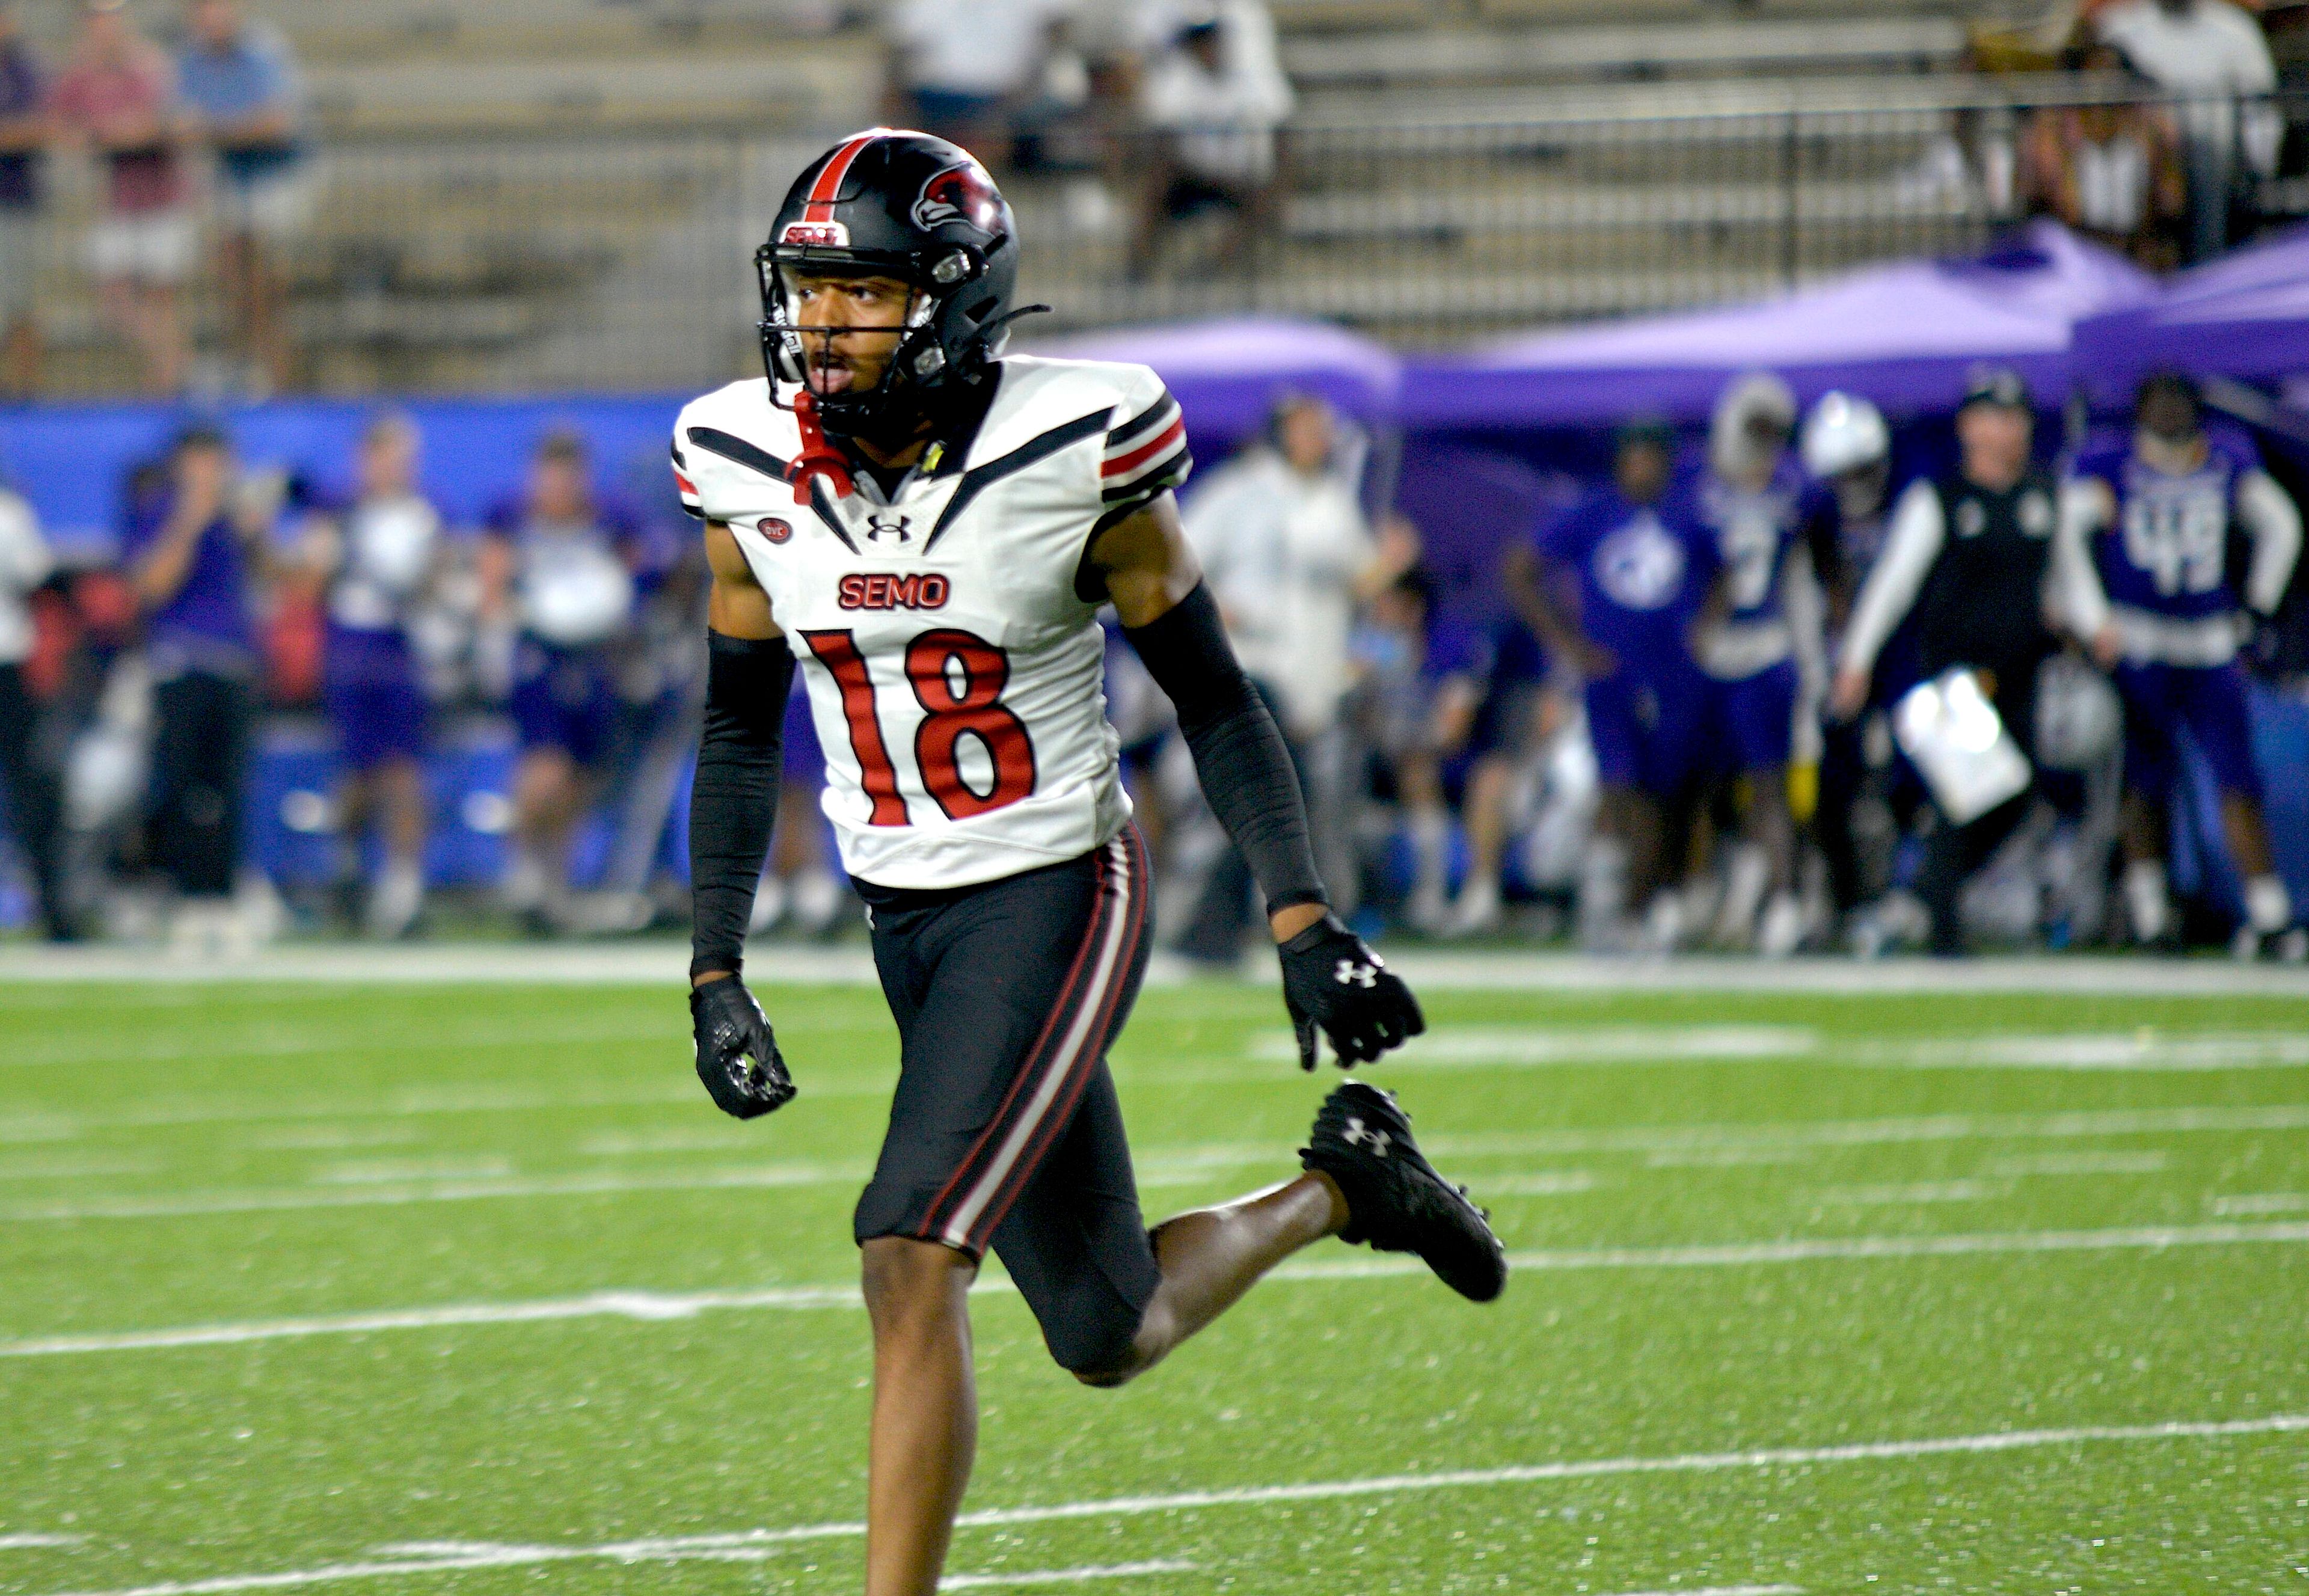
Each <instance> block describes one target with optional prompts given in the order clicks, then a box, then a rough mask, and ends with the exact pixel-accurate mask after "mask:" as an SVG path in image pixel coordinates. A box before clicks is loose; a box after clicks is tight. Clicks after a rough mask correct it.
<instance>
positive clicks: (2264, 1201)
mask: <svg viewBox="0 0 2309 1596" xmlns="http://www.w3.org/2000/svg"><path fill="white" fill-rule="evenodd" d="M2212 1208H2213V1211H2214V1212H2215V1213H2217V1214H2228V1215H2231V1216H2235V1215H2242V1214H2297V1213H2299V1212H2300V1211H2301V1210H2304V1209H2309V1193H2301V1192H2262V1193H2255V1194H2253V1195H2251V1196H2245V1197H2216V1198H2214V1199H2213V1202H2212Z"/></svg>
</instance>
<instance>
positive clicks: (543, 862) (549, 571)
mask: <svg viewBox="0 0 2309 1596" xmlns="http://www.w3.org/2000/svg"><path fill="white" fill-rule="evenodd" d="M639 548H640V528H639V526H638V525H636V523H635V521H634V520H633V519H632V517H630V516H627V515H626V514H624V513H623V512H622V511H621V510H620V509H618V507H614V506H610V505H607V504H604V503H602V502H601V499H600V498H599V496H598V495H597V494H596V493H595V491H594V488H593V481H592V455H591V451H589V450H588V449H587V447H586V446H585V442H584V439H583V438H579V437H577V436H576V435H575V433H570V432H556V433H553V434H551V435H549V436H548V437H547V438H545V440H544V441H543V442H542V443H541V444H540V445H539V447H538V450H537V455H536V458H535V460H534V462H533V463H532V466H531V469H530V478H529V486H528V490H527V491H526V492H524V493H523V495H522V496H521V497H520V498H518V499H515V500H513V501H512V502H510V503H507V504H506V505H502V506H500V507H498V508H497V510H496V511H495V512H494V513H493V514H492V515H491V516H490V517H489V530H488V534H487V536H486V537H485V538H484V540H483V542H482V545H481V559H480V575H481V586H482V599H481V604H482V610H481V613H482V619H483V621H484V623H485V624H489V625H491V626H496V627H502V628H506V629H509V630H510V631H511V632H512V634H513V637H514V656H513V683H512V688H513V702H512V707H513V716H514V721H515V726H516V727H517V729H518V731H519V733H520V737H521V758H520V761H519V763H518V765H517V766H516V768H515V773H514V834H513V842H514V850H515V855H514V863H513V869H512V872H511V873H510V874H509V876H508V877H507V880H506V902H507V905H508V906H509V907H511V908H512V909H513V910H514V912H515V914H517V915H521V916H522V918H523V922H524V923H525V924H527V925H528V926H529V928H530V929H531V930H532V931H535V932H546V931H551V930H556V929H558V928H560V927H561V926H563V925H566V924H568V923H569V899H568V892H569V856H568V855H569V839H570V835H571V832H572V830H573V829H574V828H575V825H576V823H577V819H578V817H579V815H580V814H582V813H583V812H584V807H585V805H586V803H587V802H588V801H589V799H591V798H592V797H594V796H598V793H599V788H600V786H601V776H603V775H604V774H605V773H606V771H607V768H608V767H609V765H610V761H611V759H612V757H613V756H614V754H615V753H616V751H617V750H616V746H615V744H616V739H617V734H618V691H617V683H616V672H617V666H618V657H617V651H618V646H619V645H621V644H623V643H626V642H627V641H628V640H629V639H630V638H631V637H632V633H633V625H634V606H635V584H634V573H633V562H634V561H635V560H636V559H637V558H638V557H639Z"/></svg>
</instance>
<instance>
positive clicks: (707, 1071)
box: [689, 976, 794, 1119]
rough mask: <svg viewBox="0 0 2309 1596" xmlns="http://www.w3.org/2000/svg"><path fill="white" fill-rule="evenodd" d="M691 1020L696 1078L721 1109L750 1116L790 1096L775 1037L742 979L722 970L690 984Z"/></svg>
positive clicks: (790, 1081) (789, 1080) (790, 1084)
mask: <svg viewBox="0 0 2309 1596" xmlns="http://www.w3.org/2000/svg"><path fill="white" fill-rule="evenodd" d="M689 1022H690V1026H691V1028H693V1029H694V1030H696V1033H697V1079H698V1080H702V1081H704V1082H705V1090H706V1093H707V1094H708V1095H709V1096H710V1097H713V1101H714V1104H715V1106H718V1107H719V1108H720V1109H721V1110H722V1113H724V1114H727V1115H734V1116H735V1117H737V1118H739V1119H753V1118H755V1117H756V1116H757V1115H765V1114H767V1113H769V1112H770V1110H772V1109H774V1108H783V1107H784V1106H786V1104H788V1103H790V1102H791V1101H792V1100H793V1095H794V1083H793V1078H792V1077H791V1076H790V1075H788V1074H787V1073H786V1061H785V1060H784V1059H783V1058H781V1057H779V1056H778V1042H777V1038H776V1037H773V1036H771V1035H770V1022H769V1021H768V1020H767V1019H764V1018H763V1017H762V1006H761V1005H760V1004H759V1003H757V1002H755V1001H754V994H753V993H750V992H748V991H747V990H746V984H745V983H744V982H743V981H740V980H739V979H738V977H737V976H722V978H721V979H720V980H719V981H708V982H707V983H706V984H705V985H703V986H693V987H691V988H690V989H689Z"/></svg>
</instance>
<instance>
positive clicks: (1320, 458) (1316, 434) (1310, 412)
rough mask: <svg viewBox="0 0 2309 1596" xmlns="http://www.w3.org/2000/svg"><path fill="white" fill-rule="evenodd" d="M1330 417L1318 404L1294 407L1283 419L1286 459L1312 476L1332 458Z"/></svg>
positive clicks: (1303, 473) (1292, 466)
mask: <svg viewBox="0 0 2309 1596" xmlns="http://www.w3.org/2000/svg"><path fill="white" fill-rule="evenodd" d="M1331 443H1332V438H1331V415H1330V412H1328V411H1327V410H1325V409H1324V408H1323V407H1322V406H1321V405H1319V404H1294V405H1293V406H1292V407H1291V408H1290V409H1289V410H1288V411H1286V412H1284V416H1283V457H1284V459H1285V460H1288V461H1289V462H1291V469H1292V470H1293V471H1295V472H1298V473H1301V474H1302V475H1306V476H1312V475H1313V474H1314V473H1317V472H1319V471H1320V470H1322V469H1323V467H1324V465H1325V464H1326V463H1327V462H1328V461H1329V459H1330V458H1331Z"/></svg>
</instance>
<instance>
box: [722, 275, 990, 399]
mask: <svg viewBox="0 0 2309 1596" xmlns="http://www.w3.org/2000/svg"><path fill="white" fill-rule="evenodd" d="M937 254H938V259H937V260H936V262H935V263H930V262H925V261H924V260H922V259H921V258H920V257H919V256H882V255H879V254H869V253H868V252H864V251H859V250H851V249H840V248H833V247H826V246H820V245H797V244H765V245H764V246H763V247H761V249H760V250H759V251H757V253H756V255H755V257H754V258H755V268H756V271H757V273H758V275H759V279H760V287H761V293H762V322H761V338H762V359H763V364H764V366H765V369H767V371H768V373H769V377H770V397H771V403H774V404H776V405H778V406H779V407H780V408H781V409H791V408H793V406H792V403H791V401H789V400H787V399H786V398H785V397H783V395H781V393H780V386H781V385H791V386H800V387H806V388H809V392H810V393H811V395H812V398H813V400H814V401H815V408H816V412H817V419H818V422H819V424H820V425H821V426H823V427H824V428H825V429H826V431H827V432H829V433H834V434H836V435H840V436H845V437H857V436H861V435H862V436H866V437H890V436H894V435H899V436H903V435H904V434H908V433H911V432H912V431H913V430H914V429H916V428H917V427H918V426H919V425H920V423H921V421H922V419H923V418H924V417H925V416H926V415H928V414H929V413H930V412H932V411H933V410H934V409H935V408H936V407H937V406H938V403H939V401H940V399H941V397H942V396H943V395H946V394H947V393H950V392H952V391H953V390H954V389H955V388H956V386H958V381H957V379H963V378H966V377H967V376H968V374H969V371H970V369H972V368H974V367H975V366H977V365H978V364H979V363H981V362H982V361H983V360H986V359H988V358H990V354H991V353H992V352H994V351H993V349H992V348H991V347H990V346H992V345H995V344H996V343H999V327H989V328H981V329H973V330H972V331H971V332H970V333H969V334H965V335H964V337H963V339H962V340H961V342H962V344H963V347H962V349H960V350H959V351H957V350H956V349H955V348H953V347H951V345H952V344H953V343H955V342H956V327H955V326H954V325H953V324H955V323H957V322H962V321H965V320H966V319H967V315H966V312H965V313H964V314H961V315H957V314H954V313H953V310H952V307H953V301H954V300H955V299H956V297H957V296H958V295H959V294H960V293H961V291H963V290H964V289H965V288H967V287H968V286H969V285H970V284H971V283H973V282H976V281H977V280H978V279H979V278H980V277H982V275H983V274H984V273H985V264H984V262H983V260H982V258H980V257H979V256H978V255H977V253H976V252H975V251H974V250H972V249H970V248H968V247H961V246H953V247H946V248H943V249H940V250H938V252H937ZM804 277H835V278H842V277H848V278H861V277H887V278H891V279H893V280H895V281H896V282H903V283H904V284H905V285H906V290H907V299H906V307H905V310H904V315H903V316H901V317H900V318H899V319H898V321H897V322H896V323H895V324H881V325H865V324H840V323H836V324H832V325H817V326H809V327H805V326H803V325H802V323H801V306H800V280H801V279H802V278H804ZM850 334H876V335H878V336H885V337H887V336H890V335H892V334H895V346H894V347H893V348H892V349H891V351H890V353H889V357H888V359H887V360H886V361H885V362H884V365H883V368H882V372H881V376H880V377H879V379H878V381H876V383H875V384H874V386H871V387H869V388H864V389H855V390H852V391H848V392H844V393H838V394H824V393H819V392H817V389H816V387H815V386H812V385H811V384H810V383H809V374H810V369H811V368H812V366H813V365H818V366H823V365H824V364H825V363H826V356H827V355H828V353H829V352H830V351H832V349H833V347H834V343H835V340H837V339H840V338H842V337H844V336H846V335H850Z"/></svg>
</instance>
